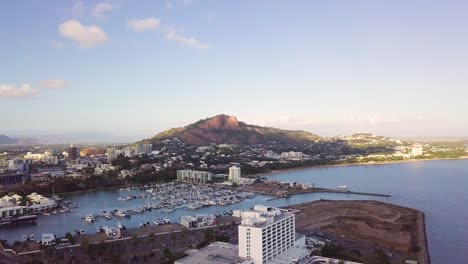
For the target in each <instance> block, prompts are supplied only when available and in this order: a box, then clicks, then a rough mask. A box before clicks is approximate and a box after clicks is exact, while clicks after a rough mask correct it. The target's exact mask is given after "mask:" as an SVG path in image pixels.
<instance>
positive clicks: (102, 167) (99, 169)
mask: <svg viewBox="0 0 468 264" xmlns="http://www.w3.org/2000/svg"><path fill="white" fill-rule="evenodd" d="M117 168H118V167H117V166H112V165H111V164H97V165H96V168H94V173H95V174H97V175H101V174H104V173H107V172H110V171H115V170H117Z"/></svg>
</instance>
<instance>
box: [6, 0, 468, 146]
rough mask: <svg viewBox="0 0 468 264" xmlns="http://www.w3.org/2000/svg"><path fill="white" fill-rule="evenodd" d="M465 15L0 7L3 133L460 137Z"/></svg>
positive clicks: (463, 128) (145, 5) (145, 4)
mask: <svg viewBox="0 0 468 264" xmlns="http://www.w3.org/2000/svg"><path fill="white" fill-rule="evenodd" d="M467 13H468V2H467V1H427V0H426V1H419V0H413V1H408V0H402V1H399V0H394V1H378V0H369V1H361V0H356V1H354V0H351V1H333V0H323V1H214V0H212V1H210V0H206V1H204V0H198V1H197V0H172V1H127V0H115V1H102V2H99V1H59V0H57V1H22V0H16V1H5V2H2V3H1V4H0V43H2V44H1V46H0V58H1V61H2V63H1V64H0V112H1V113H3V114H2V115H0V124H1V126H0V133H7V134H13V135H14V134H22V135H24V134H34V133H36V134H37V133H39V132H41V133H42V132H44V133H51V132H53V133H59V132H60V133H61V132H99V133H111V134H113V135H119V136H126V137H129V138H132V139H133V138H135V139H137V138H139V137H148V136H150V135H152V134H155V133H156V132H158V131H161V130H163V129H166V128H169V127H174V126H180V125H185V124H187V123H191V122H193V121H196V120H198V119H201V118H205V117H209V116H213V115H216V114H220V113H225V114H231V115H236V116H237V117H238V118H239V119H240V120H243V121H246V122H248V123H255V124H260V125H270V126H276V127H281V128H287V129H305V130H309V131H311V132H315V133H318V134H320V135H325V136H329V135H337V134H347V133H353V132H374V133H377V134H383V135H389V136H468V108H467V107H466V101H467V98H468V89H467V88H468V87H467V84H468V74H467V72H468V49H467V48H466V47H468V16H466V14H467Z"/></svg>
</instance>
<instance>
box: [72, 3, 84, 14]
mask: <svg viewBox="0 0 468 264" xmlns="http://www.w3.org/2000/svg"><path fill="white" fill-rule="evenodd" d="M85 9H86V8H85V6H84V4H83V2H81V1H77V2H75V3H74V4H73V7H72V12H73V14H74V15H75V16H81V15H83V14H84V13H85Z"/></svg>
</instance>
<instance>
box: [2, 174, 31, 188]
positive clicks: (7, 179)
mask: <svg viewBox="0 0 468 264" xmlns="http://www.w3.org/2000/svg"><path fill="white" fill-rule="evenodd" d="M29 179H31V175H29V174H27V173H19V172H6V173H1V174H0V185H9V184H19V183H22V182H24V181H26V180H29Z"/></svg>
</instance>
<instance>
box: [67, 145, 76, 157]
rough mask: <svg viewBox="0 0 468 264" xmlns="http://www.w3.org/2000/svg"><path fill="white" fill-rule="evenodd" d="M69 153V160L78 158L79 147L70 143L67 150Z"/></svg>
mask: <svg viewBox="0 0 468 264" xmlns="http://www.w3.org/2000/svg"><path fill="white" fill-rule="evenodd" d="M67 153H68V160H76V159H77V158H78V149H77V148H76V147H74V146H73V145H70V147H69V148H68V150H67Z"/></svg>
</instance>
